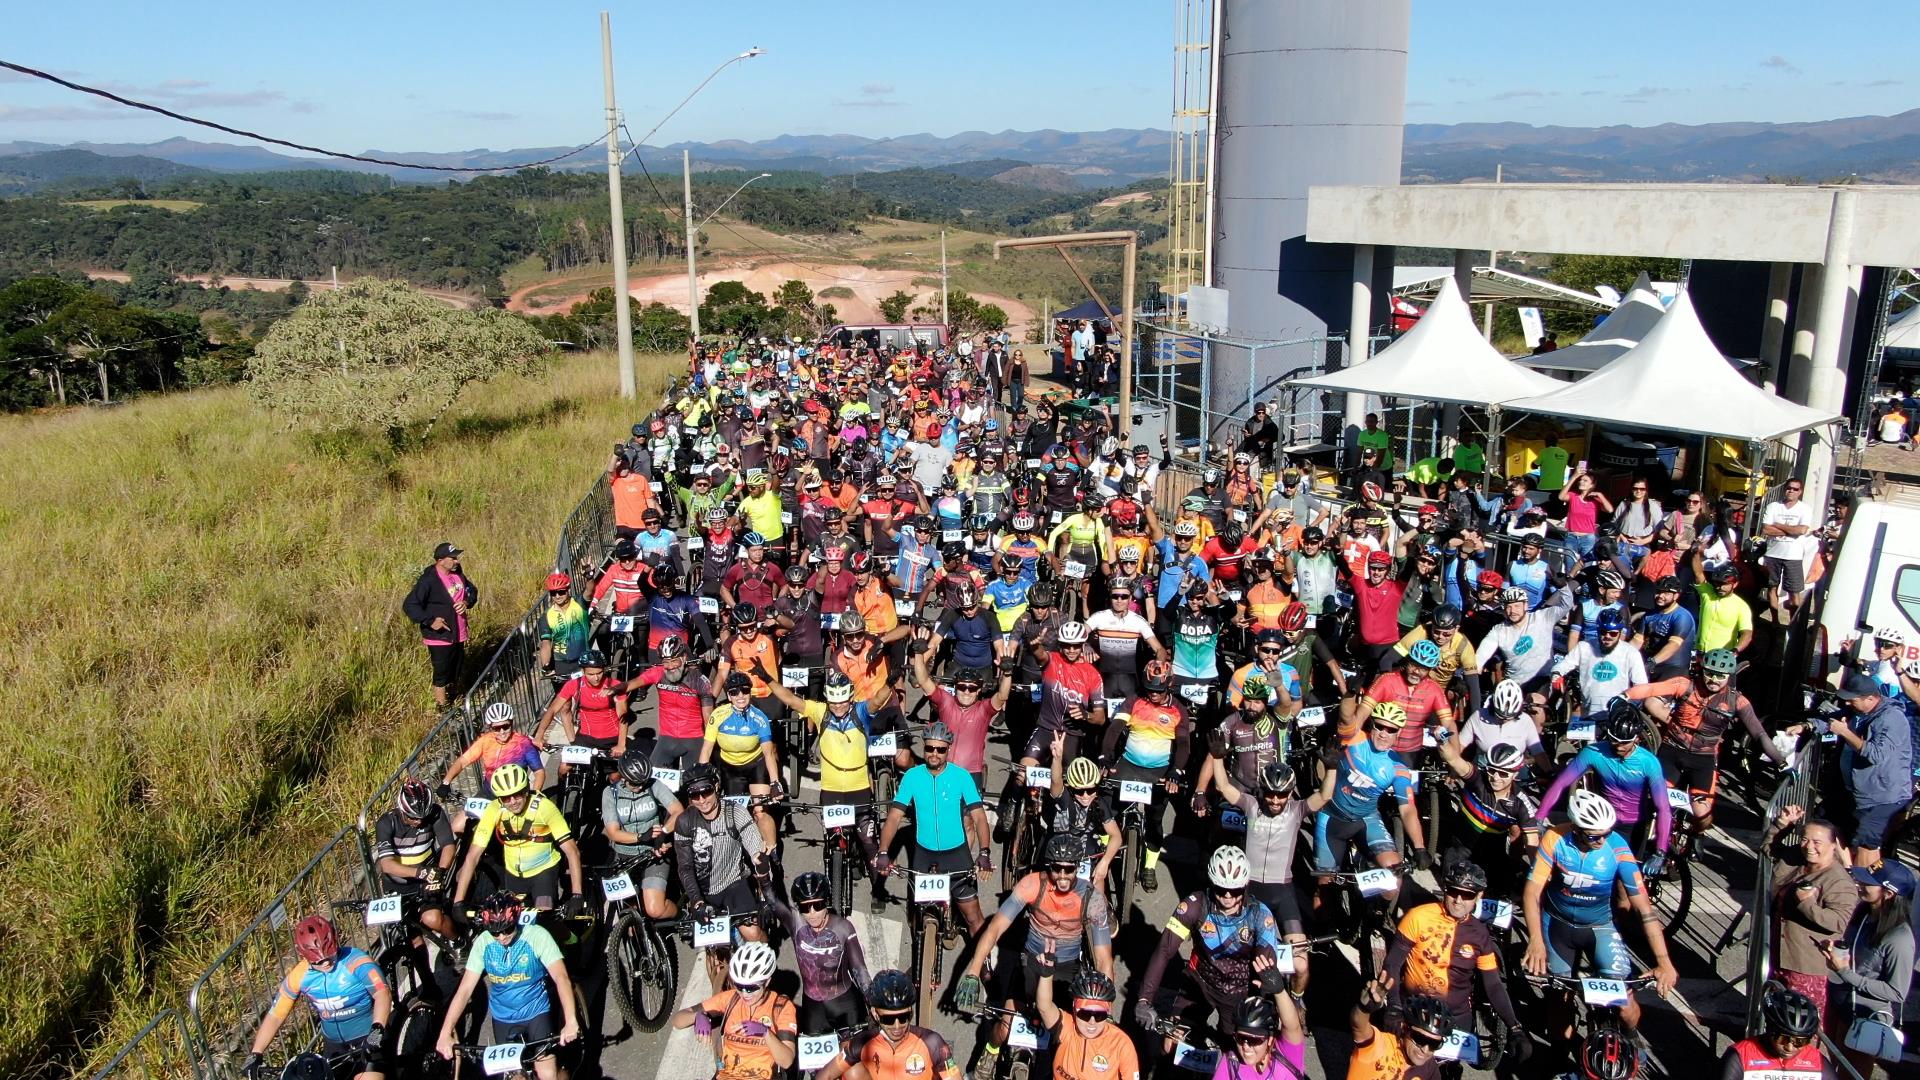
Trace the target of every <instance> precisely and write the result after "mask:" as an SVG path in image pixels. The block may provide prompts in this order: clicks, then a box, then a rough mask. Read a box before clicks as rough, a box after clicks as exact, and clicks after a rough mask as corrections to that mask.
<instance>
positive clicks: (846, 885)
mask: <svg viewBox="0 0 1920 1080" xmlns="http://www.w3.org/2000/svg"><path fill="white" fill-rule="evenodd" d="M849 862H850V860H849V859H848V858H847V852H846V849H845V848H844V847H842V846H841V845H840V844H838V843H832V844H831V846H830V847H828V849H827V881H828V882H829V883H831V885H832V887H833V910H835V911H837V912H839V913H840V914H841V915H843V916H844V915H851V914H852V913H853V868H852V867H851V866H849V865H848V863H849Z"/></svg>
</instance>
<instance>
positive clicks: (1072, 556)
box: [1047, 497, 1113, 615]
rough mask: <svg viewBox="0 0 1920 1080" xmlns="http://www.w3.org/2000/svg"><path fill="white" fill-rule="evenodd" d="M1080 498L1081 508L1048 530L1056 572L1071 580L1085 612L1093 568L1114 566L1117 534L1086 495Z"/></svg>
mask: <svg viewBox="0 0 1920 1080" xmlns="http://www.w3.org/2000/svg"><path fill="white" fill-rule="evenodd" d="M1080 501H1081V508H1080V509H1078V510H1076V511H1074V512H1073V513H1071V514H1069V515H1067V516H1066V517H1064V518H1063V519H1061V521H1060V524H1058V525H1055V526H1054V527H1053V531H1052V532H1049V533H1048V534H1047V550H1048V551H1049V552H1051V553H1052V556H1053V572H1054V575H1055V576H1056V577H1059V578H1061V579H1062V580H1064V581H1066V582H1068V583H1069V587H1070V588H1072V589H1073V591H1074V593H1075V594H1076V595H1077V596H1078V597H1079V599H1080V604H1079V611H1080V612H1081V613H1082V614H1083V615H1084V614H1085V613H1086V612H1087V611H1088V600H1087V585H1088V583H1089V582H1090V581H1091V580H1092V578H1093V572H1094V571H1095V570H1099V569H1101V568H1102V567H1106V568H1107V569H1108V570H1109V571H1110V570H1111V567H1112V562H1113V535H1112V534H1111V533H1110V532H1109V531H1108V530H1107V524H1106V522H1104V521H1102V520H1101V519H1100V515H1099V514H1098V513H1097V512H1096V511H1094V510H1092V509H1090V508H1089V507H1088V506H1087V505H1086V500H1085V498H1084V497H1082V499H1081V500H1080Z"/></svg>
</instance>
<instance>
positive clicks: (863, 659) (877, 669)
mask: <svg viewBox="0 0 1920 1080" xmlns="http://www.w3.org/2000/svg"><path fill="white" fill-rule="evenodd" d="M888 610H889V611H891V610H892V606H891V605H889V606H888ZM867 629H868V630H870V631H871V630H872V629H873V624H872V623H868V624H867ZM827 666H828V667H829V668H831V669H833V670H835V671H838V672H840V673H841V674H842V675H845V676H846V677H847V679H848V680H849V681H850V682H852V683H853V698H854V700H855V701H864V702H866V703H867V704H868V705H869V706H871V705H873V703H875V702H879V703H880V704H881V706H882V707H884V706H885V705H886V703H887V702H889V701H891V700H892V699H893V672H892V669H891V668H889V667H888V665H887V653H886V650H885V649H882V648H880V647H879V646H878V645H872V644H869V645H867V646H866V647H865V649H864V650H862V651H860V652H852V651H850V650H848V649H846V648H844V647H843V648H841V649H839V650H837V651H836V652H834V654H833V655H832V656H830V657H828V658H827Z"/></svg>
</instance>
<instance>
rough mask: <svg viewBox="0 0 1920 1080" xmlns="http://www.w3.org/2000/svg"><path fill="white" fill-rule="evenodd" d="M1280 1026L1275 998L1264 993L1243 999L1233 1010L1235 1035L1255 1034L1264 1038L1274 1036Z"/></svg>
mask: <svg viewBox="0 0 1920 1080" xmlns="http://www.w3.org/2000/svg"><path fill="white" fill-rule="evenodd" d="M1277 1026H1278V1020H1277V1017H1276V1016H1275V1015H1274V1008H1273V999H1272V998H1270V997H1267V996H1266V995H1264V994H1255V995H1253V996H1252V997H1249V998H1247V999H1246V1000H1245V1001H1242V1002H1241V1003H1240V1004H1239V1006H1238V1007H1237V1008H1235V1009H1234V1010H1233V1033H1234V1034H1235V1035H1255V1036H1258V1037H1260V1038H1263V1039H1270V1038H1272V1037H1273V1031H1274V1028H1275V1027H1277Z"/></svg>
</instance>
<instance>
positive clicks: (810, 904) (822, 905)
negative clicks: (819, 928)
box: [793, 900, 827, 915]
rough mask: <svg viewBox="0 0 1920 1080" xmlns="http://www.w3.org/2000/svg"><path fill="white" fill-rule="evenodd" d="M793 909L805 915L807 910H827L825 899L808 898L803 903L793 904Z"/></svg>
mask: <svg viewBox="0 0 1920 1080" xmlns="http://www.w3.org/2000/svg"><path fill="white" fill-rule="evenodd" d="M793 909H794V910H795V911H798V912H799V913H800V914H802V915H805V914H806V913H807V912H809V911H825V910H827V902H826V901H825V900H808V901H806V902H805V903H800V904H795V905H793Z"/></svg>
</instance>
